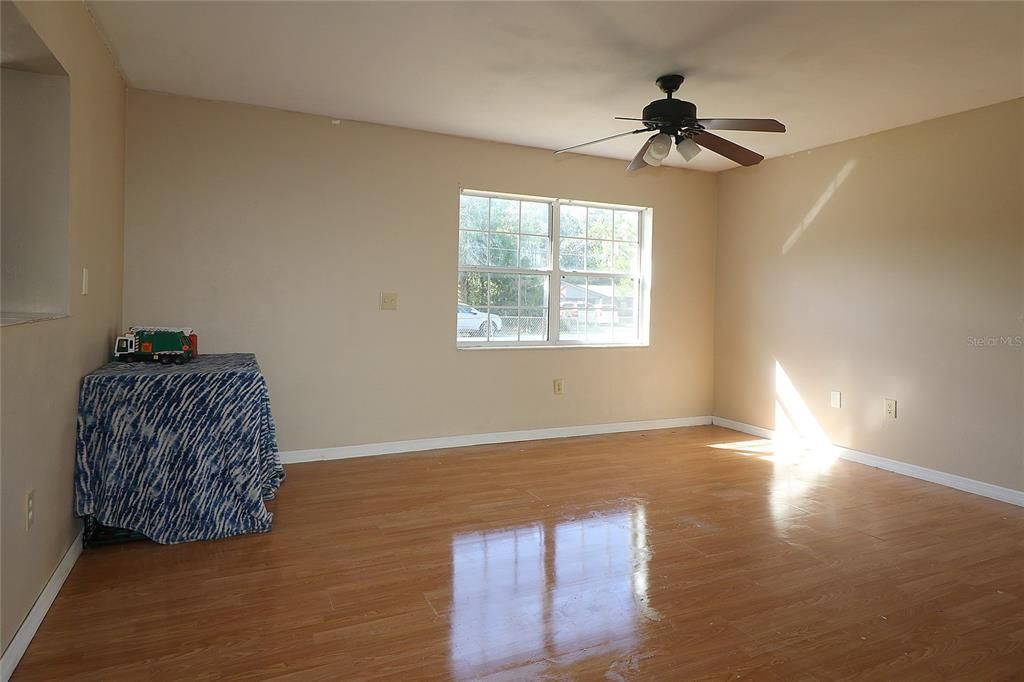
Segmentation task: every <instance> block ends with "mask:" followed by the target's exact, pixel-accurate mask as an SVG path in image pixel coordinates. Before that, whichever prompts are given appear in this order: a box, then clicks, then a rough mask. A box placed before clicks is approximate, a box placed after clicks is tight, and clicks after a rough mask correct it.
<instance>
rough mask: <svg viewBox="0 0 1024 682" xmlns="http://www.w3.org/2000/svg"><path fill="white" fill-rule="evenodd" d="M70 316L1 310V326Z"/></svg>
mask: <svg viewBox="0 0 1024 682" xmlns="http://www.w3.org/2000/svg"><path fill="white" fill-rule="evenodd" d="M65 317H70V315H68V314H67V313H14V312H7V311H4V312H0V327H13V326H14V325H18V324H29V323H32V322H46V321H47V320H61V319H63V318H65Z"/></svg>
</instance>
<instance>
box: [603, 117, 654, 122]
mask: <svg viewBox="0 0 1024 682" xmlns="http://www.w3.org/2000/svg"><path fill="white" fill-rule="evenodd" d="M612 118H614V119H615V120H616V121H640V122H641V123H658V121H655V120H652V119H649V118H628V117H626V116H612Z"/></svg>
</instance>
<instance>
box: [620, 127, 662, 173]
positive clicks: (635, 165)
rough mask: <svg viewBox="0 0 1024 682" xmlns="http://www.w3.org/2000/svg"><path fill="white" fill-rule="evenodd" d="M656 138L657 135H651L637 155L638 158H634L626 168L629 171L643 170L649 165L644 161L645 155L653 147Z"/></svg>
mask: <svg viewBox="0 0 1024 682" xmlns="http://www.w3.org/2000/svg"><path fill="white" fill-rule="evenodd" d="M656 137H657V135H651V136H650V137H649V138H647V142H644V144H643V146H642V147H640V151H638V152H637V153H636V156H634V157H633V160H632V161H630V162H629V165H628V166H626V170H627V171H635V170H640V169H641V168H644V167H645V166H647V165H649V164H648V163H647V162H646V161H644V154H646V153H647V148H648V147H650V146H651V143H652V142H654V138H656Z"/></svg>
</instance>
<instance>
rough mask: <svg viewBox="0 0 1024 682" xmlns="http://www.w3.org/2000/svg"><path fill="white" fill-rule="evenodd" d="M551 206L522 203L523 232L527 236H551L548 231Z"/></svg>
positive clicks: (531, 202) (529, 202)
mask: <svg viewBox="0 0 1024 682" xmlns="http://www.w3.org/2000/svg"><path fill="white" fill-rule="evenodd" d="M549 209H550V206H549V205H548V204H540V203H536V202H533V201H524V202H522V209H521V210H522V222H521V227H522V231H523V232H524V233H525V234H543V235H549V234H551V230H550V229H548V220H549V219H550V217H551V216H550V210H549Z"/></svg>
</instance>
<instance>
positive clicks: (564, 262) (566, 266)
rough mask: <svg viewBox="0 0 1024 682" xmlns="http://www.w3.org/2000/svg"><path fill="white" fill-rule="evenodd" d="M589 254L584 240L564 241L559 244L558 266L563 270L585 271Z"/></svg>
mask: <svg viewBox="0 0 1024 682" xmlns="http://www.w3.org/2000/svg"><path fill="white" fill-rule="evenodd" d="M586 252H587V242H586V240H584V239H562V240H560V241H559V242H558V265H559V267H561V268H562V269H563V270H583V269H584V266H585V260H584V258H585V257H586Z"/></svg>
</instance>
